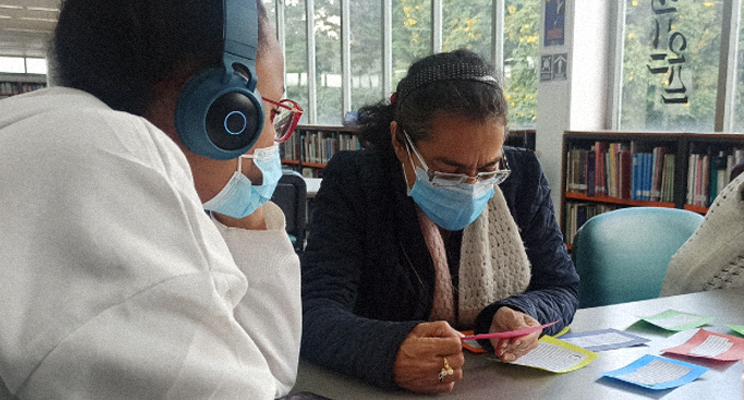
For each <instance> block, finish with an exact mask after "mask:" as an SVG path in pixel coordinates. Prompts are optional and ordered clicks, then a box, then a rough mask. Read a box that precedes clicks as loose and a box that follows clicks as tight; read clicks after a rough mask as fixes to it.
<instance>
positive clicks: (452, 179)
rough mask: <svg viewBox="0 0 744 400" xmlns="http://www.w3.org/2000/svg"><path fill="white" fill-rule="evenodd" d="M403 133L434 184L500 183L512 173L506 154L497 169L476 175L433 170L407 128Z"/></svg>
mask: <svg viewBox="0 0 744 400" xmlns="http://www.w3.org/2000/svg"><path fill="white" fill-rule="evenodd" d="M403 135H404V136H405V137H406V144H407V146H408V147H410V148H411V149H412V150H413V153H414V154H416V157H418V159H419V162H420V163H421V166H422V167H424V171H426V173H427V175H428V176H429V182H431V183H432V184H433V185H434V186H457V185H459V184H461V183H463V182H467V181H474V182H478V183H483V184H488V185H498V184H500V183H501V182H503V181H505V180H506V178H508V177H509V175H510V174H511V169H510V168H509V161H508V160H507V159H506V154H503V155H502V156H501V158H500V159H499V162H498V169H497V170H494V171H484V172H478V173H477V174H475V176H470V175H467V174H456V173H451V172H440V171H432V170H430V169H429V166H428V165H427V164H426V161H424V157H422V156H421V153H419V152H418V150H417V149H416V146H414V145H413V141H412V140H411V137H410V136H408V133H407V132H406V131H405V130H404V131H403ZM409 156H410V153H409Z"/></svg>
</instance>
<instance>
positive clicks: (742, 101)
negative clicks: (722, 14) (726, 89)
mask: <svg viewBox="0 0 744 400" xmlns="http://www.w3.org/2000/svg"><path fill="white" fill-rule="evenodd" d="M740 17H741V18H744V3H742V9H741V14H740ZM737 46H738V49H739V52H738V55H737V63H736V94H735V96H736V97H735V102H736V103H735V106H734V124H733V130H734V132H736V133H744V23H740V28H739V40H738V43H737Z"/></svg>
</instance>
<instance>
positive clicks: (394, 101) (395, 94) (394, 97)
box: [390, 92, 398, 106]
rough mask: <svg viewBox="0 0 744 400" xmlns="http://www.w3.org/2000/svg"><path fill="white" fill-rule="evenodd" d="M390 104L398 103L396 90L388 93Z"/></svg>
mask: <svg viewBox="0 0 744 400" xmlns="http://www.w3.org/2000/svg"><path fill="white" fill-rule="evenodd" d="M390 104H392V105H394V106H396V105H398V93H397V92H395V93H393V94H392V95H390Z"/></svg>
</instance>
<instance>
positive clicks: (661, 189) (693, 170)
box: [560, 131, 744, 245]
mask: <svg viewBox="0 0 744 400" xmlns="http://www.w3.org/2000/svg"><path fill="white" fill-rule="evenodd" d="M610 143H613V144H615V146H614V147H611V146H609V144H610ZM598 148H599V149H600V151H599V152H598V151H597V149H598ZM605 148H607V149H605ZM660 148H663V150H659V149H660ZM613 151H615V153H614V154H613V155H610V153H612V152H613ZM589 152H593V153H594V154H593V156H590V155H589ZM603 152H604V155H602V156H601V157H602V159H601V160H600V162H599V163H597V161H596V160H597V157H600V155H599V153H603ZM620 152H626V153H627V154H620ZM644 154H650V155H649V156H645V157H646V158H645V159H644V158H643V157H644V156H643V155H644ZM628 157H630V159H631V162H630V170H628V162H627V160H628ZM714 157H716V158H717V160H716V162H717V164H716V163H715V162H713V158H714ZM737 157H738V158H737ZM577 159H578V161H577ZM607 159H614V160H615V161H613V162H612V168H609V167H610V163H609V162H607ZM621 159H622V160H623V161H622V162H621ZM723 159H726V161H727V163H726V167H725V168H724V169H721V165H722V164H721V162H722V160H723ZM584 160H586V161H584ZM648 160H651V161H648ZM732 160H733V164H734V165H736V164H737V163H738V162H744V135H731V134H728V135H725V134H691V133H681V134H672V133H624V132H609V131H607V132H602V131H600V132H572V131H569V132H566V133H565V134H564V136H563V160H562V163H561V168H562V179H561V217H560V221H561V229H562V230H563V234H564V237H565V238H566V239H565V240H566V242H567V244H569V245H570V244H571V242H572V241H573V236H574V235H575V233H576V230H578V228H580V226H581V224H582V223H583V222H585V221H586V220H587V219H588V218H590V217H591V216H592V215H596V214H592V213H593V212H598V211H597V210H598V209H601V210H602V211H601V212H606V211H609V210H611V209H616V208H622V207H640V206H645V207H668V208H681V209H685V210H690V211H693V212H697V213H700V214H705V213H706V212H707V211H708V208H707V207H708V205H709V204H711V202H712V201H713V200H714V198H715V194H716V193H717V191H718V187H719V186H715V185H716V184H717V181H718V179H717V178H721V179H723V177H724V176H725V177H726V179H728V176H726V175H727V174H728V173H729V172H730V167H731V162H732ZM592 161H593V162H594V163H595V164H594V167H593V168H592V167H587V166H586V165H587V164H590V163H591V162H592ZM603 161H604V163H603ZM634 162H635V163H634ZM649 162H650V164H649V165H650V167H648V169H643V167H645V166H646V165H647V164H644V163H649ZM691 163H694V165H691ZM621 164H623V165H624V167H621ZM672 164H673V165H672ZM601 165H604V169H602V167H601ZM715 166H717V168H714V167H715ZM636 168H637V169H636ZM726 168H727V169H726ZM597 169H602V171H601V172H602V173H604V175H603V176H604V181H601V179H600V178H598V177H597V176H598V173H599V172H598V170H597ZM610 170H612V172H610ZM623 171H625V174H624V176H622V177H621V175H623ZM628 171H629V172H628ZM657 171H658V172H657ZM691 174H692V175H691ZM714 174H715V175H716V178H713V175H714ZM610 175H612V176H614V178H612V179H614V180H613V181H612V182H613V184H615V185H617V184H621V185H628V184H629V185H630V188H629V189H628V188H627V187H625V186H623V187H622V189H623V190H621V187H619V186H614V189H612V193H610V189H609V187H607V186H605V188H604V189H605V190H604V191H602V190H601V188H602V185H600V184H598V183H600V181H601V182H604V183H606V184H607V185H609V184H610V182H609V181H610V180H611V179H610ZM587 178H588V179H587ZM663 178H666V179H667V180H666V181H665V180H664V179H663ZM590 179H594V183H595V184H594V189H593V190H591V189H590V186H589V185H590V184H589V182H588V180H590ZM598 179H599V180H598ZM664 182H666V183H667V184H666V185H664ZM654 183H655V186H654ZM725 183H726V180H723V181H722V182H721V185H725ZM644 185H645V186H644ZM714 186H715V188H714ZM721 187H722V186H721ZM592 192H593V193H592ZM584 208H587V209H588V211H586V210H584ZM601 212H599V213H601ZM590 214H591V215H590Z"/></svg>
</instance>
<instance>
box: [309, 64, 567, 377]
mask: <svg viewBox="0 0 744 400" xmlns="http://www.w3.org/2000/svg"><path fill="white" fill-rule="evenodd" d="M359 117H360V122H361V124H362V129H361V139H362V140H363V141H364V142H365V147H367V148H368V150H362V151H358V152H347V153H339V154H337V155H335V156H334V157H333V159H332V160H331V162H330V163H329V164H328V166H327V167H326V169H325V170H324V173H323V183H322V185H321V188H320V190H319V192H318V194H317V196H316V198H315V201H316V204H317V209H316V212H315V214H314V215H313V219H312V223H311V226H310V228H309V236H308V243H307V248H306V250H305V252H304V253H303V255H302V284H303V287H302V297H303V338H302V349H301V354H302V356H303V357H304V358H306V359H308V360H310V361H312V362H315V363H318V364H320V365H324V366H327V367H329V368H331V369H334V370H336V371H339V372H343V373H348V374H351V375H354V376H356V377H359V378H361V379H364V380H366V381H368V382H370V383H373V384H376V385H379V386H383V387H391V388H395V387H399V388H405V389H409V390H413V391H420V392H445V391H450V390H452V388H453V387H454V383H455V382H456V381H457V380H459V379H460V378H461V377H462V365H463V362H464V357H463V354H462V345H461V343H460V334H459V333H458V332H457V330H467V329H475V331H476V332H477V333H485V332H501V331H509V330H516V329H521V328H525V327H530V326H538V325H540V324H546V323H550V322H553V321H558V323H557V324H555V325H553V326H551V327H550V328H548V329H547V330H546V332H543V333H549V334H554V333H556V332H558V331H559V330H560V329H562V328H563V327H564V326H567V325H568V324H569V323H570V322H571V320H572V319H573V315H574V312H575V310H576V307H577V305H578V301H577V286H578V276H577V275H576V272H575V269H574V266H573V263H572V261H571V259H570V258H569V256H568V255H567V253H566V247H565V245H564V244H563V238H562V236H561V233H560V230H559V228H558V225H557V224H556V221H555V219H554V215H553V206H552V203H551V201H550V189H549V188H548V183H547V181H546V179H545V177H544V176H543V174H542V171H541V170H540V165H539V163H538V160H537V158H536V157H535V155H534V153H533V152H531V151H526V150H520V149H515V148H509V147H504V146H503V143H504V136H505V134H506V126H507V105H506V101H505V99H504V94H503V92H502V89H501V86H500V84H499V82H498V81H497V79H496V78H495V77H494V71H493V68H491V67H489V66H488V65H487V64H486V63H485V62H484V61H483V60H482V59H481V58H480V57H479V56H477V55H476V54H474V53H472V52H469V51H464V50H460V51H455V52H451V53H442V54H436V55H433V56H430V57H427V58H424V59H422V60H420V61H418V62H416V63H414V64H413V65H412V66H411V68H410V69H409V71H408V75H407V76H406V77H405V78H404V79H403V80H402V81H401V82H400V83H399V84H398V87H397V91H396V93H395V94H394V95H393V96H392V98H391V101H390V103H389V104H387V103H385V104H381V105H379V106H372V107H366V108H363V109H362V110H361V111H360V113H359ZM456 329H457V330H456ZM539 335H540V332H535V333H534V334H531V335H529V336H525V337H521V338H516V339H512V340H502V341H498V340H496V339H493V341H492V342H490V343H484V344H485V345H486V346H489V345H490V346H492V347H493V348H494V351H495V354H496V355H497V356H499V357H500V358H501V359H502V360H503V361H507V362H508V361H514V360H516V359H517V358H519V357H521V356H522V355H524V354H526V353H527V352H529V351H530V350H532V349H534V348H535V347H536V346H537V340H538V338H539Z"/></svg>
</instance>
